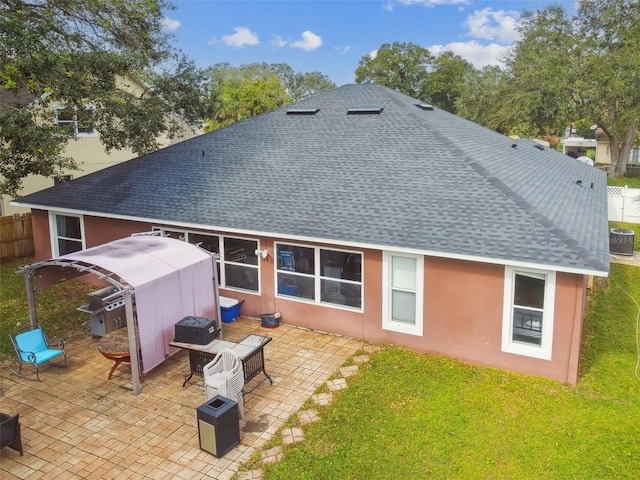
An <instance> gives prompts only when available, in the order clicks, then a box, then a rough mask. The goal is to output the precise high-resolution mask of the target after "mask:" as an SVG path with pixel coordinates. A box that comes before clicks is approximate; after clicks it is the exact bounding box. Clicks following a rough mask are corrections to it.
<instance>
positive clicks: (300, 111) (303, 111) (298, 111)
mask: <svg viewBox="0 0 640 480" xmlns="http://www.w3.org/2000/svg"><path fill="white" fill-rule="evenodd" d="M319 111H320V109H319V108H290V109H289V110H287V115H315V114H316V113H318V112H319Z"/></svg>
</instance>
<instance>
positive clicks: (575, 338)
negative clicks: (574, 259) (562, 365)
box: [566, 275, 587, 387]
mask: <svg viewBox="0 0 640 480" xmlns="http://www.w3.org/2000/svg"><path fill="white" fill-rule="evenodd" d="M581 279H582V282H580V280H581ZM580 283H582V289H581V290H580V289H579V288H578V287H579V286H580ZM575 285H576V289H575V292H576V301H575V308H574V311H573V321H572V322H571V342H570V344H569V359H568V361H567V373H566V379H567V382H568V383H570V384H571V385H572V386H574V387H575V386H577V384H578V370H579V367H580V340H581V338H582V327H583V324H584V314H585V308H584V306H585V300H586V294H587V277H585V276H584V275H582V276H576V281H575ZM578 292H582V295H578ZM578 312H579V315H578ZM578 316H579V319H578ZM576 323H578V325H579V327H580V328H578V329H576ZM576 330H577V332H576ZM574 355H575V357H576V358H575V361H574V359H573V356H574ZM570 377H572V378H573V379H571V378H570Z"/></svg>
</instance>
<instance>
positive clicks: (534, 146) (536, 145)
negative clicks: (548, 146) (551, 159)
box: [533, 143, 544, 150]
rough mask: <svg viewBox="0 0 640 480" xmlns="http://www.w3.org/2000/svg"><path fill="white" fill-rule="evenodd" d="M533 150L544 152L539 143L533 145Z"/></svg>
mask: <svg viewBox="0 0 640 480" xmlns="http://www.w3.org/2000/svg"><path fill="white" fill-rule="evenodd" d="M533 148H537V149H538V150H544V147H543V146H542V145H540V144H539V143H536V144H534V145H533Z"/></svg>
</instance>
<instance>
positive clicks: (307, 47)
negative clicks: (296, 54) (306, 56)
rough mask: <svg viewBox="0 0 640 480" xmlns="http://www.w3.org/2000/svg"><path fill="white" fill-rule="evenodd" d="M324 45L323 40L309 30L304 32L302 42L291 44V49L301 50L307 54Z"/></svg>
mask: <svg viewBox="0 0 640 480" xmlns="http://www.w3.org/2000/svg"><path fill="white" fill-rule="evenodd" d="M321 45H322V38H320V37H319V36H318V35H316V34H315V33H313V32H310V31H309V30H305V31H304V32H302V40H298V41H295V42H291V43H290V44H289V46H290V47H293V48H300V49H302V50H304V51H306V52H310V51H311V50H315V49H316V48H319V47H320V46H321Z"/></svg>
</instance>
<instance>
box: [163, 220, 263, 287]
mask: <svg viewBox="0 0 640 480" xmlns="http://www.w3.org/2000/svg"><path fill="white" fill-rule="evenodd" d="M153 230H159V231H161V232H162V234H163V235H165V236H168V237H171V238H176V239H178V240H183V241H185V242H189V243H193V244H194V245H198V246H200V247H202V248H204V249H205V250H209V251H210V252H212V253H216V254H218V255H217V258H216V267H217V269H218V271H217V274H218V281H219V284H220V286H221V287H223V288H229V289H238V290H248V291H250V292H259V291H260V285H259V281H258V280H259V277H260V275H259V263H258V256H256V253H255V252H256V250H257V249H258V241H257V240H251V239H246V238H235V237H224V236H222V235H211V234H206V233H201V232H189V231H185V230H174V229H165V228H158V227H154V228H153ZM220 245H222V249H221V248H220Z"/></svg>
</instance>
